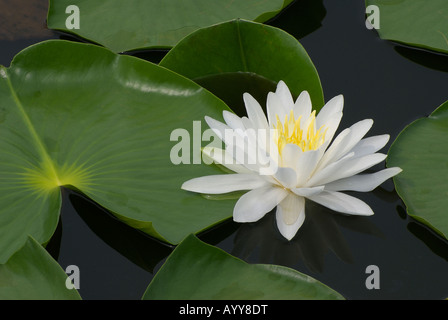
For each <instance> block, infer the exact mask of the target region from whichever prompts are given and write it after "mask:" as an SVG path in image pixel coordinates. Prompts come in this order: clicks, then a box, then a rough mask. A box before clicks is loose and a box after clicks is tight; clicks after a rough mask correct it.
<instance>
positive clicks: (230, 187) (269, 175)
mask: <svg viewBox="0 0 448 320" xmlns="http://www.w3.org/2000/svg"><path fill="white" fill-rule="evenodd" d="M243 99H244V103H245V107H246V111H247V117H238V116H237V115H235V114H233V113H231V112H228V111H224V113H223V118H224V120H225V123H222V122H220V121H217V120H215V119H212V118H210V117H205V121H206V122H207V124H208V125H209V127H210V128H211V129H212V130H213V131H214V132H215V133H216V135H217V136H218V137H219V138H220V139H221V140H222V141H223V142H224V144H225V148H224V149H220V148H212V147H210V148H205V149H204V152H205V153H206V154H207V155H208V156H209V157H210V158H211V159H213V160H214V161H215V162H216V163H218V164H221V165H223V166H224V167H226V168H228V169H230V170H231V171H232V172H234V173H229V174H222V175H212V176H204V177H199V178H194V179H191V180H189V181H186V182H185V183H184V184H183V185H182V189H184V190H188V191H193V192H198V193H203V194H222V193H228V192H233V191H239V190H249V191H248V192H246V193H245V194H243V195H242V196H241V197H240V198H239V199H238V201H237V202H236V204H235V207H234V210H233V219H234V221H236V222H255V221H257V220H259V219H261V218H262V217H263V216H264V215H265V214H266V213H268V212H270V211H272V210H273V209H274V208H276V213H275V214H276V221H277V227H278V229H279V231H280V233H281V234H282V235H283V237H285V238H286V239H288V240H291V239H292V238H293V237H294V236H295V234H296V233H297V231H298V230H299V228H300V227H301V226H302V224H303V222H304V220H305V199H309V200H311V201H314V202H316V203H318V204H320V205H323V206H325V207H328V208H330V209H332V210H334V211H336V212H340V213H343V214H348V215H361V216H369V215H372V214H373V211H372V209H371V208H370V207H369V205H367V204H366V203H365V202H363V201H362V200H359V199H358V198H355V197H353V196H350V195H347V194H345V193H343V192H341V191H358V192H368V191H371V190H373V189H375V188H376V187H377V186H379V185H380V184H382V183H383V182H384V181H385V180H387V179H389V178H391V177H393V176H395V175H396V174H398V173H400V172H401V169H400V168H398V167H395V168H387V169H383V170H380V171H377V172H375V173H368V174H366V173H362V174H361V172H363V171H365V170H366V169H368V168H371V167H372V166H374V165H376V164H378V163H380V162H382V161H383V160H385V158H386V155H385V154H382V153H377V151H378V150H380V149H381V148H383V147H384V146H385V145H386V143H387V142H388V140H389V135H387V134H385V135H378V136H372V137H368V138H364V136H365V135H366V134H367V132H368V131H369V130H370V128H371V127H372V125H373V121H372V120H371V119H366V120H362V121H359V122H357V123H355V124H354V125H352V126H351V127H350V128H347V129H345V130H343V131H341V132H340V133H339V134H338V135H337V136H336V137H335V138H334V139H333V137H334V136H335V133H336V130H337V129H338V126H339V123H340V121H341V118H342V109H343V104H344V99H343V96H342V95H339V96H336V97H334V98H333V99H331V100H330V101H328V102H327V103H326V104H325V106H324V107H323V108H322V109H321V110H320V112H319V113H318V114H317V115H316V112H315V111H313V110H312V104H311V99H310V96H309V94H308V92H306V91H303V92H302V93H301V94H300V95H299V97H298V98H297V100H296V101H295V102H294V100H293V98H292V95H291V93H290V90H289V88H288V87H287V86H286V84H285V83H284V82H283V81H280V82H279V83H278V85H277V89H276V91H275V92H270V93H269V94H268V97H267V108H266V110H267V117H266V116H265V114H264V112H263V109H262V108H261V106H260V104H259V103H258V102H257V101H256V100H255V99H254V98H253V97H252V96H251V95H250V94H248V93H245V94H244V95H243ZM229 132H232V133H233V134H230V135H229V134H228V133H229ZM256 132H264V133H266V134H254V133H256ZM229 137H230V138H229ZM235 149H236V150H237V151H238V150H239V151H241V150H242V152H239V153H238V152H235ZM238 154H239V155H240V156H238ZM272 164H275V166H272ZM273 167H274V170H268V169H269V168H271V169H272V168H273Z"/></svg>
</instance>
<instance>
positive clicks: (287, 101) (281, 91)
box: [275, 80, 294, 113]
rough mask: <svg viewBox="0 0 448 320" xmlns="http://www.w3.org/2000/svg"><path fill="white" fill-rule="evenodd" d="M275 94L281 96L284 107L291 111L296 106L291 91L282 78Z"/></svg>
mask: <svg viewBox="0 0 448 320" xmlns="http://www.w3.org/2000/svg"><path fill="white" fill-rule="evenodd" d="M275 94H276V95H277V96H278V97H279V98H280V101H281V103H282V106H283V109H284V110H285V111H286V112H287V113H289V112H290V110H292V109H293V107H294V100H293V99H292V95H291V91H289V88H288V86H287V85H286V83H285V82H284V81H282V80H280V81H279V82H278V84H277V89H276V90H275Z"/></svg>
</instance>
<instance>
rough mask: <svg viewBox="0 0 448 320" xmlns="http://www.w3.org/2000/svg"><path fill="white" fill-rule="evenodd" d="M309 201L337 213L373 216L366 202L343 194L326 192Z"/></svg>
mask: <svg viewBox="0 0 448 320" xmlns="http://www.w3.org/2000/svg"><path fill="white" fill-rule="evenodd" d="M308 199H310V200H312V201H314V202H317V203H319V204H321V205H323V206H324V207H327V208H329V209H332V210H334V211H337V212H342V213H346V214H353V215H361V216H370V215H372V214H373V211H372V209H371V208H370V207H369V206H368V205H367V204H366V203H365V202H364V201H362V200H359V199H358V198H355V197H352V196H349V195H347V194H344V193H341V192H333V191H324V192H322V193H319V194H318V195H315V196H313V197H310V198H308Z"/></svg>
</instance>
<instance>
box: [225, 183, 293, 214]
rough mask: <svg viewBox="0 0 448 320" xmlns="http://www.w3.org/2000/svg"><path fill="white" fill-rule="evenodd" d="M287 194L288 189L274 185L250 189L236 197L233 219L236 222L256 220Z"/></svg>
mask: <svg viewBox="0 0 448 320" xmlns="http://www.w3.org/2000/svg"><path fill="white" fill-rule="evenodd" d="M287 195H288V191H286V190H285V189H282V188H278V187H274V186H266V187H262V188H258V189H254V190H251V191H249V192H247V193H245V194H244V195H242V196H241V198H239V199H238V201H237V203H236V205H235V208H234V209H233V220H234V221H236V222H255V221H258V220H259V219H261V218H262V217H263V216H264V215H265V214H266V213H268V212H269V211H271V210H272V209H274V208H275V207H276V206H277V205H278V204H279V203H280V202H281V201H282V200H283V199H284V198H285V197H286V196H287Z"/></svg>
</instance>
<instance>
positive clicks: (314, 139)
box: [274, 110, 328, 155]
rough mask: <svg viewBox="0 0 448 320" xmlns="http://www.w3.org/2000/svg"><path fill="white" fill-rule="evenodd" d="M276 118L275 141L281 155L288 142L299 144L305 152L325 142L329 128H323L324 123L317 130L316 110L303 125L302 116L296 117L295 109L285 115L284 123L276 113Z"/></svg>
mask: <svg viewBox="0 0 448 320" xmlns="http://www.w3.org/2000/svg"><path fill="white" fill-rule="evenodd" d="M276 118H277V123H276V124H275V125H274V129H275V136H274V141H275V142H276V144H277V147H278V151H279V153H280V155H281V154H282V150H283V148H284V147H285V145H287V144H288V143H292V144H295V145H298V146H299V147H300V148H301V149H302V151H303V152H305V151H309V150H316V149H317V148H319V147H320V146H321V145H322V144H323V143H324V142H325V134H326V132H327V129H328V128H326V129H325V130H323V129H324V127H325V126H324V125H322V126H321V127H320V128H319V129H318V130H317V131H316V111H313V112H312V113H311V114H310V116H309V118H308V119H307V121H305V122H303V126H301V124H300V123H301V120H302V116H300V117H299V118H297V119H295V118H294V112H293V110H291V113H290V114H289V116H288V115H285V119H284V121H283V123H282V122H281V121H280V118H279V116H278V115H276Z"/></svg>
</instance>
